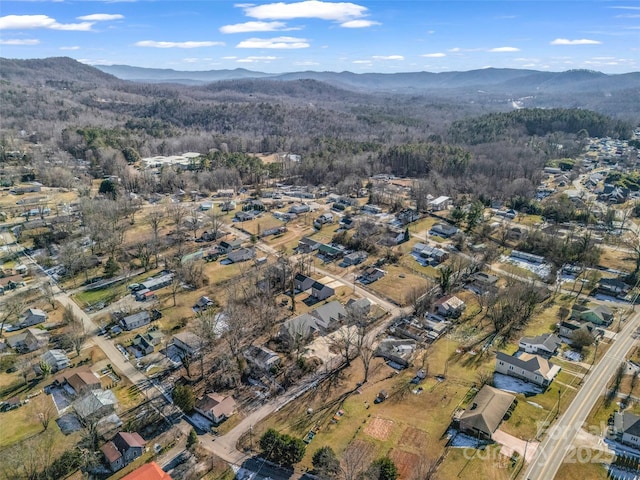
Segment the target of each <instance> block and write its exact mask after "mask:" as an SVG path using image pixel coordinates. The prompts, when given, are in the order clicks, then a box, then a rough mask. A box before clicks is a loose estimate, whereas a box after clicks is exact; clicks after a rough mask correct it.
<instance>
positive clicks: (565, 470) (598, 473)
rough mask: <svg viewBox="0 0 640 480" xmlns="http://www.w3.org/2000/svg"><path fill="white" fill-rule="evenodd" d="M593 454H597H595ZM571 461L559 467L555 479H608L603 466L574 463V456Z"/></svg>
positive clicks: (592, 463)
mask: <svg viewBox="0 0 640 480" xmlns="http://www.w3.org/2000/svg"><path fill="white" fill-rule="evenodd" d="M595 453H596V454H597V452H595ZM581 454H582V453H581ZM576 455H577V454H576ZM573 460H574V461H573V462H571V463H563V464H562V465H560V469H559V470H558V473H557V474H556V477H555V478H556V479H557V480H586V479H588V480H606V479H607V478H609V477H608V476H607V468H606V467H605V465H604V464H602V463H597V462H586V463H581V462H578V461H576V459H575V456H574V458H573Z"/></svg>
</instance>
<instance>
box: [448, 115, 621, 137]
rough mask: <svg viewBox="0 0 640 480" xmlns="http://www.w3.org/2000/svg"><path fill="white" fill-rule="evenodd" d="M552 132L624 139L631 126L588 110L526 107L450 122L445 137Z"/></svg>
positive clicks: (501, 135)
mask: <svg viewBox="0 0 640 480" xmlns="http://www.w3.org/2000/svg"><path fill="white" fill-rule="evenodd" d="M553 132H565V133H573V134H579V133H582V134H583V135H584V136H592V137H614V138H625V139H626V138H629V137H630V136H631V132H632V127H631V125H629V124H628V123H626V122H623V121H620V120H614V119H612V118H610V117H607V116H605V115H602V114H599V113H596V112H592V111H589V110H580V109H564V108H550V109H538V108H535V109H529V108H526V109H521V110H515V111H513V112H507V113H491V114H488V115H483V116H481V117H477V118H469V119H465V120H459V121H456V122H453V124H452V125H451V128H450V129H449V137H450V138H451V140H452V141H453V142H454V143H460V144H465V145H477V144H480V143H491V142H496V141H499V140H504V139H505V138H509V137H514V136H515V137H522V136H523V135H527V136H534V135H535V136H539V137H543V136H545V135H547V134H549V133H553Z"/></svg>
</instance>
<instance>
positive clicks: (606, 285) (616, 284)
mask: <svg viewBox="0 0 640 480" xmlns="http://www.w3.org/2000/svg"><path fill="white" fill-rule="evenodd" d="M630 291H631V286H630V285H627V284H626V283H624V282H623V281H622V280H619V279H617V278H603V279H601V280H600V281H599V282H598V292H599V293H602V294H603V295H610V296H612V297H617V298H625V297H626V296H627V295H628V294H629V292H630Z"/></svg>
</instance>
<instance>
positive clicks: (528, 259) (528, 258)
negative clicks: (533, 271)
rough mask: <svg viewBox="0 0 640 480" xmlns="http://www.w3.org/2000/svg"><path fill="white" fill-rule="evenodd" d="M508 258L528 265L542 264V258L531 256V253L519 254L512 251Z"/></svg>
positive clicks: (516, 251)
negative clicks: (522, 261)
mask: <svg viewBox="0 0 640 480" xmlns="http://www.w3.org/2000/svg"><path fill="white" fill-rule="evenodd" d="M510 256H511V257H512V258H515V259H517V260H524V261H525V262H529V263H536V264H539V263H544V257H542V256H540V255H533V254H532V253H526V252H520V251H518V250H512V251H511V255H510Z"/></svg>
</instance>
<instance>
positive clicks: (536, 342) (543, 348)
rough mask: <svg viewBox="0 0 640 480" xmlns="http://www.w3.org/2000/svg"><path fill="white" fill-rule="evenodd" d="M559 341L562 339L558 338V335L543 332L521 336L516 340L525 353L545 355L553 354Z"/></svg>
mask: <svg viewBox="0 0 640 480" xmlns="http://www.w3.org/2000/svg"><path fill="white" fill-rule="evenodd" d="M561 343H562V340H560V337H558V336H557V335H555V334H553V333H544V334H542V335H538V336H536V337H522V338H521V339H520V341H519V342H518V347H519V348H520V350H524V351H525V352H526V353H537V354H539V355H542V356H545V357H550V356H552V355H555V353H556V351H557V350H558V347H559V346H560V344H561Z"/></svg>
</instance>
